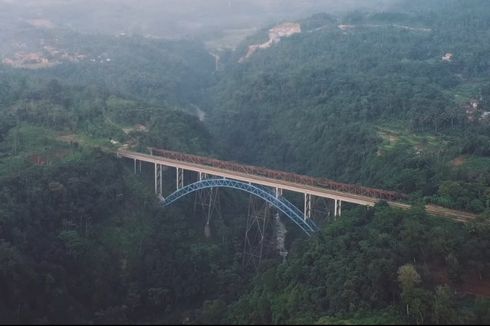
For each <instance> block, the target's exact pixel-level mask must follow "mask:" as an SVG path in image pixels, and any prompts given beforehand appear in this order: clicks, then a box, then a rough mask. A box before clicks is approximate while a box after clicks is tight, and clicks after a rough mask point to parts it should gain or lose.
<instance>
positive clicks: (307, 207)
mask: <svg viewBox="0 0 490 326" xmlns="http://www.w3.org/2000/svg"><path fill="white" fill-rule="evenodd" d="M304 214H305V215H304V218H305V220H306V219H309V218H311V195H310V194H305V210H304Z"/></svg>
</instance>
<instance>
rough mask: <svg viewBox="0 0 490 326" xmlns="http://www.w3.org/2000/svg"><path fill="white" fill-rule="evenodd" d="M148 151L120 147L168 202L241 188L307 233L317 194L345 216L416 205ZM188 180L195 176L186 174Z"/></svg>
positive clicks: (390, 195) (383, 194) (395, 196)
mask: <svg viewBox="0 0 490 326" xmlns="http://www.w3.org/2000/svg"><path fill="white" fill-rule="evenodd" d="M149 150H150V153H149V154H143V153H139V152H133V151H127V150H119V151H118V152H117V156H118V157H120V158H126V159H131V160H133V161H134V169H135V172H136V170H137V167H138V165H139V168H140V169H141V163H142V162H146V163H150V164H152V165H154V170H155V173H154V181H155V182H154V186H155V193H156V194H157V195H158V196H159V198H160V200H161V201H162V203H163V205H165V206H167V205H170V204H172V203H174V202H175V201H177V200H179V199H180V198H182V197H185V196H186V195H189V194H191V193H193V192H196V191H199V190H203V189H216V188H231V189H236V190H240V191H244V192H247V193H249V194H251V195H253V196H256V197H258V198H260V199H262V200H264V201H265V202H267V203H268V204H269V205H271V206H273V207H275V208H276V209H277V210H278V211H280V212H282V213H284V215H286V216H287V217H288V218H289V219H290V220H291V221H292V222H294V223H295V224H296V225H297V226H298V227H300V228H301V229H302V230H303V231H304V232H305V233H306V234H307V235H311V234H313V233H314V232H315V231H317V230H318V227H317V225H316V224H315V222H314V221H313V219H312V200H313V198H321V199H325V200H329V201H330V202H331V203H332V204H333V205H332V206H333V215H334V216H341V214H342V203H351V204H357V205H363V206H374V205H375V204H376V203H378V202H379V201H382V200H383V201H386V202H387V203H388V204H389V205H390V206H392V207H397V208H402V209H409V208H410V207H411V205H409V204H406V203H403V202H402V201H403V200H404V199H407V196H406V195H404V194H401V193H398V192H394V191H387V190H381V189H375V188H368V187H363V186H359V185H353V184H345V183H340V182H336V181H333V180H329V179H325V178H314V177H309V176H304V175H298V174H294V173H288V172H283V171H276V170H271V169H266V168H262V167H257V166H251V165H244V164H239V163H235V162H229V161H222V160H217V159H213V158H208V157H202V156H197V155H190V154H184V153H180V152H174V151H168V150H162V149H156V148H150V149H149ZM167 168H174V169H175V191H174V192H173V193H171V194H169V195H168V196H164V194H163V170H164V169H167ZM185 172H187V174H186V173H185ZM189 173H192V174H194V175H195V177H194V178H192V179H193V181H192V182H190V183H189V182H186V178H185V175H188V174H189ZM187 179H191V178H189V177H187ZM286 191H288V192H293V193H298V194H300V195H301V196H302V197H303V200H302V201H303V205H302V206H303V207H302V209H299V208H298V207H296V206H295V205H293V204H292V203H291V202H290V201H289V200H288V199H287V198H286V196H285V192H286ZM426 211H427V212H428V213H430V214H433V215H438V216H444V217H449V218H453V219H455V220H458V221H468V220H470V219H473V218H475V217H476V216H475V215H474V214H470V213H467V212H461V211H455V210H449V209H446V208H443V207H439V206H435V205H426Z"/></svg>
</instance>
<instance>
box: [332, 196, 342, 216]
mask: <svg viewBox="0 0 490 326" xmlns="http://www.w3.org/2000/svg"><path fill="white" fill-rule="evenodd" d="M341 215H342V201H341V200H339V199H335V211H334V214H333V216H335V217H337V216H341Z"/></svg>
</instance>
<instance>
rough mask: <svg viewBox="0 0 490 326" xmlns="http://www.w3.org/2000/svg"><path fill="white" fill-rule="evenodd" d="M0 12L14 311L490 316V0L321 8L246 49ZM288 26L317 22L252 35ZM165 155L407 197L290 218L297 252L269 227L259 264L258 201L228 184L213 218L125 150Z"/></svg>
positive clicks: (88, 320)
mask: <svg viewBox="0 0 490 326" xmlns="http://www.w3.org/2000/svg"><path fill="white" fill-rule="evenodd" d="M0 6H2V2H1V1H0ZM0 17H1V18H2V19H1V21H0V40H2V44H1V45H0V59H1V60H0V293H1V294H2V295H1V296H0V323H17V324H40V323H43V324H46V323H48V324H53V323H54V324H61V323H70V324H72V323H83V324H104V323H123V324H134V323H149V324H175V323H177V324H488V323H490V260H489V257H490V221H489V219H490V78H489V76H490V46H489V44H490V3H489V2H487V1H484V0H475V1H461V0H448V1H445V0H444V1H443V0H432V1H418V0H417V1H401V2H400V3H398V4H397V5H396V6H393V7H391V9H389V10H382V11H379V10H371V11H369V10H358V11H349V12H346V13H342V14H338V13H318V14H315V15H313V16H310V17H304V18H301V19H298V20H297V21H294V22H293V23H294V24H297V25H291V24H293V23H292V22H288V23H289V24H290V25H281V24H282V23H283V22H277V23H274V24H272V23H271V25H270V26H266V27H264V28H263V29H261V30H259V31H258V32H257V33H254V34H252V35H250V36H248V37H247V38H245V39H244V40H243V41H242V42H241V43H240V44H239V45H238V46H237V47H236V48H235V49H230V48H219V49H210V48H209V45H207V44H205V43H204V42H203V41H201V40H199V39H194V38H190V39H184V40H178V39H174V40H166V39H160V38H154V37H144V36H141V35H126V34H118V35H104V34H82V33H79V32H76V31H74V30H70V29H65V28H54V27H50V28H44V27H43V28H39V26H32V24H31V25H29V24H26V23H25V22H20V23H19V22H16V21H15V20H14V19H12V18H11V17H8V16H6V15H3V14H1V13H0ZM277 26H300V29H298V30H296V32H295V33H292V34H291V35H288V36H282V37H281V39H280V41H275V42H270V44H269V45H267V46H257V45H258V44H268V43H266V42H268V40H269V39H270V38H271V32H270V31H271V30H272V29H274V28H276V27H277ZM12 40H14V41H15V42H14V41H12ZM21 43H23V44H26V45H25V46H22V47H21V48H22V50H19V49H18V47H19V45H18V44H21ZM251 49H252V50H251ZM148 147H156V148H164V149H169V150H175V151H181V152H184V153H190V154H196V155H204V156H208V157H214V158H219V159H223V160H232V161H236V162H241V163H247V164H254V165H257V166H263V167H268V168H273V169H279V170H283V171H288V172H294V173H298V174H303V175H309V176H314V177H325V178H329V179H332V180H337V181H341V182H347V183H352V184H359V185H363V186H368V187H376V188H382V189H387V190H392V191H397V192H399V193H403V194H406V196H407V199H406V202H407V203H409V204H411V205H412V208H411V209H410V210H400V209H396V208H392V207H390V206H388V205H387V204H386V203H385V202H380V203H379V204H377V205H376V206H375V207H371V208H368V207H360V206H354V205H346V207H345V211H344V212H343V214H342V216H341V217H337V218H335V219H334V218H332V217H329V218H325V219H323V220H319V221H318V223H319V225H320V226H321V230H320V231H319V232H317V233H316V234H314V235H313V236H312V237H308V236H306V235H305V234H303V233H302V232H301V230H299V229H298V228H297V227H296V226H295V225H294V224H293V223H291V222H289V221H287V220H286V219H285V217H284V216H282V217H281V219H282V220H283V223H285V225H286V228H287V235H286V243H285V244H286V249H287V252H288V255H287V257H286V258H285V259H283V257H281V255H280V254H279V251H278V249H277V243H275V242H276V241H277V240H276V238H275V237H276V230H274V225H273V223H272V222H270V224H269V225H268V227H269V229H268V232H267V234H266V237H267V241H268V242H267V248H266V249H265V250H264V252H263V257H262V259H261V262H260V264H258V265H254V264H247V263H246V262H247V257H246V253H245V252H244V233H245V232H246V230H247V229H248V227H249V226H248V225H247V218H246V216H247V210H248V209H249V207H248V200H249V197H248V196H247V195H245V194H241V193H237V192H236V191H231V190H219V193H220V197H219V198H220V206H221V207H220V214H218V215H217V216H215V217H214V218H213V220H211V224H210V230H209V229H206V227H205V224H206V219H205V215H206V214H205V212H204V211H203V210H200V209H199V208H196V202H195V199H194V198H190V197H189V198H185V199H183V200H182V201H180V202H177V203H176V204H175V205H172V206H171V207H165V208H163V207H162V206H161V203H160V202H159V201H158V198H156V197H155V194H154V192H153V188H152V187H153V185H152V182H153V167H152V166H143V168H142V170H141V171H138V172H137V173H134V172H135V171H133V163H132V162H130V161H125V160H123V159H119V158H117V157H116V154H115V153H116V151H117V150H118V149H120V148H124V149H131V150H134V151H140V152H142V153H147V152H148ZM173 178H175V176H173ZM173 178H172V176H171V174H170V173H168V174H166V176H165V186H166V187H168V189H166V191H171V188H170V185H171V184H172V183H175V180H174V179H173ZM426 204H435V205H439V206H442V207H446V208H450V209H457V210H461V211H464V212H468V213H471V214H474V216H476V217H475V218H474V219H472V220H471V221H468V222H466V223H461V222H456V221H453V220H451V219H447V218H442V217H435V216H431V215H429V214H428V213H427V212H425V211H424V205H426Z"/></svg>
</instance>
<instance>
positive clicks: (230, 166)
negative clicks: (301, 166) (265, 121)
mask: <svg viewBox="0 0 490 326" xmlns="http://www.w3.org/2000/svg"><path fill="white" fill-rule="evenodd" d="M150 151H151V154H152V155H156V156H161V157H164V158H167V159H171V160H175V161H181V162H186V163H194V164H199V165H206V166H210V167H214V168H219V169H224V170H229V171H233V172H239V173H244V174H249V175H255V176H262V177H267V178H271V179H275V180H282V181H287V182H293V183H298V184H303V185H309V186H314V187H320V188H325V189H330V190H335V191H340V192H346V193H350V194H355V195H361V196H367V197H372V198H379V199H382V200H388V201H396V200H400V199H407V198H408V196H407V195H405V194H402V193H399V192H396V191H388V190H381V189H376V188H369V187H364V186H359V185H355V184H346V183H341V182H337V181H333V180H329V179H326V178H314V177H309V176H304V175H299V174H295V173H289V172H283V171H276V170H271V169H267V168H263V167H258V166H252V165H246V164H239V163H235V162H230V161H221V160H217V159H213V158H209V157H203V156H198V155H192V154H184V153H180V152H174V151H168V150H163V149H157V148H150Z"/></svg>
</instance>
